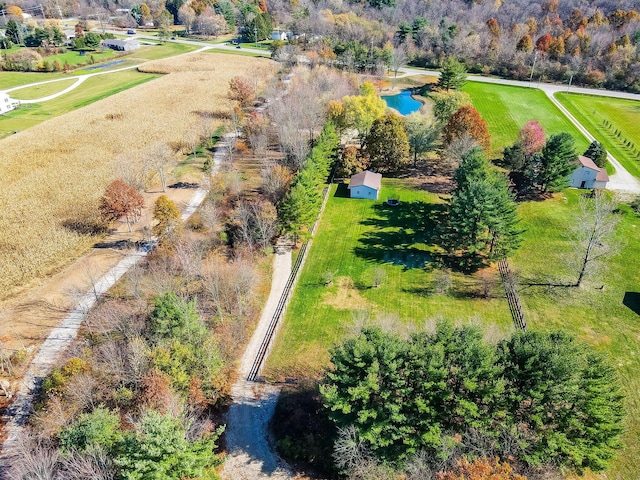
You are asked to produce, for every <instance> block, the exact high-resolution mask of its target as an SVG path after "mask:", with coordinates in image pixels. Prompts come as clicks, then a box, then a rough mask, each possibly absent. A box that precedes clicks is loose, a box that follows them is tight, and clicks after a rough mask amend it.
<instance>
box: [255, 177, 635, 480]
mask: <svg viewBox="0 0 640 480" xmlns="http://www.w3.org/2000/svg"><path fill="white" fill-rule="evenodd" d="M332 188H333V190H332V193H331V197H330V199H329V202H328V204H327V207H326V210H325V211H324V213H323V216H322V220H321V223H320V227H319V230H318V232H317V233H316V236H315V238H314V243H313V246H312V248H311V250H310V253H309V258H308V259H307V262H306V265H305V267H304V269H303V271H302V274H301V276H300V280H299V283H298V285H297V287H296V290H295V292H294V295H293V298H292V300H291V303H290V306H289V308H288V311H287V315H286V318H285V321H284V323H283V325H282V328H281V330H280V333H279V337H278V340H277V342H276V345H275V346H274V349H273V352H272V353H271V357H270V359H269V361H268V366H267V367H268V368H267V371H266V374H267V375H268V376H270V377H272V378H277V379H281V378H282V377H285V376H294V377H311V378H316V379H317V378H319V376H320V375H321V373H322V369H323V368H324V367H326V366H327V365H328V358H329V356H328V349H329V348H330V347H331V346H332V345H333V344H334V343H336V342H337V341H340V340H341V339H343V338H344V337H345V336H346V335H349V334H350V333H352V332H354V330H355V328H356V327H357V326H358V325H362V322H363V321H365V320H366V319H367V318H368V319H369V321H374V322H380V323H382V324H383V325H387V326H389V325H395V328H400V329H401V330H402V329H405V328H409V329H411V328H420V327H421V326H422V325H424V321H425V320H426V319H433V318H439V317H444V318H448V319H452V320H455V321H462V322H465V321H472V322H476V323H479V324H481V325H483V327H484V328H485V330H486V331H489V332H490V334H491V336H492V338H494V339H495V338H497V337H499V336H500V334H501V332H506V331H509V330H510V329H511V328H512V321H511V315H510V313H509V310H508V307H507V302H506V300H505V299H504V298H502V295H503V293H502V289H501V287H500V285H499V277H498V276H497V275H496V272H495V271H494V270H491V269H490V270H485V271H480V272H478V273H476V274H474V275H469V276H467V275H462V274H458V273H449V274H446V273H442V270H441V266H440V263H439V262H438V261H437V257H438V251H439V249H438V247H436V246H434V242H436V237H435V232H436V228H437V223H438V221H437V219H438V214H439V212H440V211H441V207H440V205H441V200H440V199H439V198H438V196H436V195H433V194H430V193H427V192H425V191H423V190H422V189H421V185H420V183H419V182H417V181H416V180H404V179H403V180H397V179H385V180H383V188H382V191H381V197H380V200H379V201H369V200H352V199H349V198H345V197H344V196H343V192H340V191H339V193H338V196H336V195H335V190H336V186H335V185H334V186H333V187H332ZM338 188H340V189H342V188H343V186H338ZM579 195H580V192H578V191H577V190H567V191H565V192H564V193H563V194H559V195H556V196H554V197H553V198H551V199H548V200H545V201H538V202H526V203H522V204H520V206H519V213H520V215H521V218H522V228H523V229H525V234H524V242H523V245H522V247H521V248H520V250H518V252H517V253H516V254H515V255H514V256H513V258H511V259H510V263H511V268H512V270H514V271H516V272H518V273H519V277H520V286H519V292H520V297H521V300H522V303H523V306H524V310H525V315H526V317H527V321H528V324H529V327H530V328H534V329H552V328H559V329H562V330H564V331H568V332H571V333H573V334H575V335H577V336H578V338H579V339H580V340H582V341H585V342H587V343H589V344H591V345H594V346H595V347H596V348H597V349H599V350H602V351H604V352H606V353H607V354H609V355H610V357H611V359H612V362H613V364H614V365H615V366H616V368H617V370H618V373H619V374H620V377H621V381H622V382H621V383H622V384H623V387H624V389H625V392H626V393H627V398H626V403H627V407H628V412H629V415H628V425H627V428H628V432H627V434H626V437H625V440H626V444H627V447H626V449H625V450H624V451H622V452H621V454H620V456H619V458H618V459H617V460H616V461H615V462H614V465H613V467H612V468H611V470H610V471H609V472H608V478H612V479H619V480H623V479H629V478H635V477H634V475H635V474H636V470H635V468H636V467H635V460H636V459H637V458H640V444H639V443H638V442H637V438H638V436H639V435H640V400H639V399H638V397H637V392H638V391H640V352H639V351H638V341H639V339H640V322H638V320H639V319H640V316H639V315H640V299H639V297H640V287H639V285H640V270H638V268H637V262H635V259H637V258H640V238H639V236H638V229H640V217H639V216H638V215H636V214H634V213H633V212H632V211H631V209H630V208H629V207H626V206H623V207H622V209H621V212H620V220H621V221H620V224H619V226H618V229H617V232H616V241H617V242H618V244H619V250H618V253H617V254H616V255H614V256H612V257H611V258H608V259H607V260H606V264H605V267H604V268H603V269H602V271H601V273H600V275H599V276H596V277H593V278H591V279H589V280H588V281H587V282H585V283H584V285H583V286H582V287H581V288H573V287H555V288H554V287H550V286H545V285H542V286H534V285H532V284H547V285H548V284H552V283H571V282H575V279H576V274H575V273H574V272H573V271H572V270H571V269H570V267H569V266H568V264H569V263H568V260H569V259H570V258H571V257H572V255H575V252H574V250H573V246H572V243H571V239H570V238H571V232H570V230H571V229H570V228H568V227H569V226H570V225H572V224H573V223H574V218H575V217H576V216H577V214H578V211H579V208H578V198H579ZM388 197H399V198H400V200H401V202H402V204H401V206H400V207H396V208H391V207H387V206H385V205H384V204H383V201H384V200H385V199H386V198H388ZM328 273H330V274H332V276H333V282H332V283H330V284H328V285H327V284H326V282H327V278H328V276H327V274H328ZM376 276H378V277H379V278H381V283H380V286H379V287H377V288H376V287H375V278H376ZM449 285H450V288H448V293H447V292H446V290H447V287H448V286H449ZM602 285H604V288H602V289H601V288H600V287H601V286H602ZM485 287H487V288H488V293H489V295H488V297H487V298H485V297H484V296H483V294H484V292H485V290H484V289H485ZM441 292H444V293H441Z"/></svg>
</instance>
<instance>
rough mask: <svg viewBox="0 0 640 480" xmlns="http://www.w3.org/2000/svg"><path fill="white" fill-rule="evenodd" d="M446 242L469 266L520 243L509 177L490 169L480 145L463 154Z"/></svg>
mask: <svg viewBox="0 0 640 480" xmlns="http://www.w3.org/2000/svg"><path fill="white" fill-rule="evenodd" d="M454 179H455V181H456V188H455V189H454V191H453V192H452V194H451V199H450V200H449V215H448V219H447V232H446V234H445V245H446V246H447V248H448V250H449V251H450V253H452V254H459V255H461V261H462V263H463V265H464V266H465V267H466V268H474V267H475V266H477V265H478V264H479V262H481V261H482V259H483V258H489V259H495V258H502V257H504V256H507V255H509V254H510V253H511V252H513V251H514V250H515V249H517V248H518V246H519V245H520V234H521V233H522V231H521V230H520V229H519V228H518V222H519V220H518V215H517V212H516V205H515V202H514V200H513V195H512V194H511V192H510V191H509V184H508V181H507V179H506V177H505V176H504V175H503V174H501V173H499V172H497V171H495V170H492V169H490V167H489V164H488V162H487V160H486V158H485V156H484V154H483V152H482V150H480V149H479V148H475V149H473V150H471V151H470V152H469V153H467V154H466V155H465V156H464V157H462V159H461V161H460V166H459V167H458V169H457V170H456V172H455V174H454Z"/></svg>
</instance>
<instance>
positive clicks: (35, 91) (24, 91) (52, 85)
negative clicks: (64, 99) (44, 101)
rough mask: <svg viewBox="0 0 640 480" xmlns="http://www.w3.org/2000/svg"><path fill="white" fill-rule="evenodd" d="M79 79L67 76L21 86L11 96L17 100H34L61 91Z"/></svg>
mask: <svg viewBox="0 0 640 480" xmlns="http://www.w3.org/2000/svg"><path fill="white" fill-rule="evenodd" d="M77 81H78V79H77V78H65V79H64V80H60V81H57V82H48V83H43V84H41V85H34V86H31V87H24V88H20V89H18V90H14V91H13V92H11V98H15V99H16V100H33V99H34V98H42V97H47V96H49V95H53V94H54V93H58V92H61V91H62V90H64V89H65V88H67V87H68V86H70V85H72V84H74V83H75V82H77Z"/></svg>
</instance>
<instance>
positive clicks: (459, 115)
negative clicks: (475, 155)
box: [442, 105, 491, 152]
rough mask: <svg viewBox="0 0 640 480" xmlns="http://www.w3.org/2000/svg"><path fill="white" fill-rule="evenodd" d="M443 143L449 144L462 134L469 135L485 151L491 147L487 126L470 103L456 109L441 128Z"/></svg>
mask: <svg viewBox="0 0 640 480" xmlns="http://www.w3.org/2000/svg"><path fill="white" fill-rule="evenodd" d="M442 133H443V135H444V138H443V143H444V144H445V145H451V143H452V142H453V141H454V140H455V139H458V138H461V137H463V136H464V135H469V136H470V137H471V138H473V139H474V140H475V141H476V142H478V145H480V146H481V147H482V149H483V150H484V151H485V152H488V151H489V148H491V135H489V127H488V126H487V122H485V121H484V119H483V118H482V116H480V113H479V112H478V111H477V110H476V109H475V108H473V107H472V106H471V105H463V106H462V107H460V108H459V109H458V110H456V111H455V112H454V113H453V114H452V115H451V117H449V121H448V122H447V124H446V125H445V127H444V129H443V132H442Z"/></svg>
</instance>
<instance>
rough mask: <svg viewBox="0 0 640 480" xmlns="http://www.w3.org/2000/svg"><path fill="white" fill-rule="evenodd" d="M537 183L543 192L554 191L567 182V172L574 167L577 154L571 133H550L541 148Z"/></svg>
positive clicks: (561, 187) (563, 186)
mask: <svg viewBox="0 0 640 480" xmlns="http://www.w3.org/2000/svg"><path fill="white" fill-rule="evenodd" d="M541 160H542V161H541V165H540V172H539V176H538V181H537V183H538V185H540V189H541V190H542V191H543V192H546V191H552V192H556V191H558V190H562V189H563V188H565V187H566V186H567V185H568V184H569V174H570V173H571V172H572V171H573V170H575V169H576V167H577V162H578V155H577V153H576V148H575V140H574V139H573V137H572V136H571V134H569V133H566V132H562V133H558V134H556V135H552V136H551V137H550V138H549V139H548V140H547V142H546V143H545V145H544V147H543V148H542V157H541Z"/></svg>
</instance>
